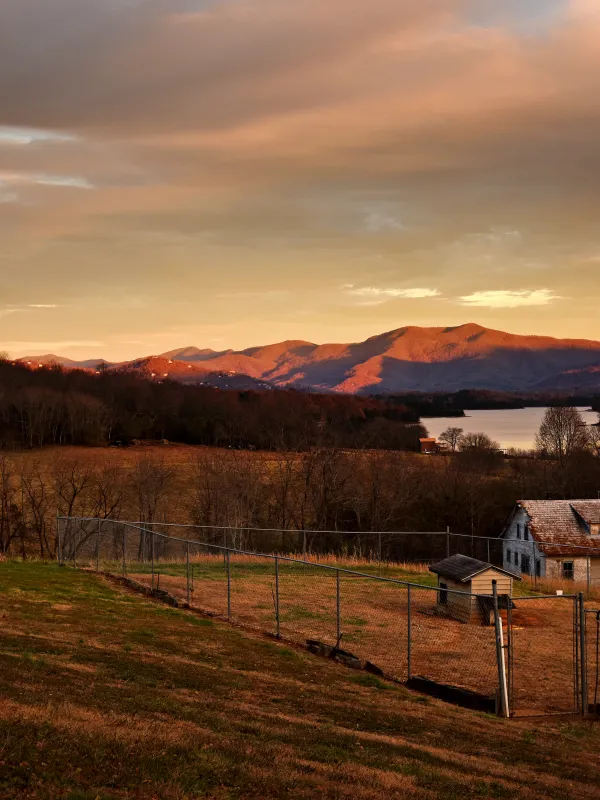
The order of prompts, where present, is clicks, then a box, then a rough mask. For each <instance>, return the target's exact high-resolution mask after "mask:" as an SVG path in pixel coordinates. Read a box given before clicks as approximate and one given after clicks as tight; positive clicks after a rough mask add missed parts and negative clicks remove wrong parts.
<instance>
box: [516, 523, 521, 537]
mask: <svg viewBox="0 0 600 800" xmlns="http://www.w3.org/2000/svg"><path fill="white" fill-rule="evenodd" d="M520 538H521V523H520V522H517V539H520Z"/></svg>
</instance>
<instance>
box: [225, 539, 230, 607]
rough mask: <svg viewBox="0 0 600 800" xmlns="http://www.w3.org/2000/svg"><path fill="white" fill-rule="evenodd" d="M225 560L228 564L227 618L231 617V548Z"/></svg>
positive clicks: (227, 551) (226, 553)
mask: <svg viewBox="0 0 600 800" xmlns="http://www.w3.org/2000/svg"><path fill="white" fill-rule="evenodd" d="M225 562H226V564H227V619H231V559H230V554H229V549H227V550H226V551H225Z"/></svg>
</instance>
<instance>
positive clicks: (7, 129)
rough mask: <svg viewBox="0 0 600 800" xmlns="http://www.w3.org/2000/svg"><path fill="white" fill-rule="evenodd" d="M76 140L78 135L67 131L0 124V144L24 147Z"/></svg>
mask: <svg viewBox="0 0 600 800" xmlns="http://www.w3.org/2000/svg"><path fill="white" fill-rule="evenodd" d="M75 141H77V137H76V136H72V135H71V134H67V133H58V132H56V131H44V130H37V129H35V128H17V127H12V126H7V125H0V146H2V145H15V146H20V147H22V146H26V145H32V144H39V143H48V142H50V143H52V142H57V143H60V142H75Z"/></svg>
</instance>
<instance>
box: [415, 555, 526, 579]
mask: <svg viewBox="0 0 600 800" xmlns="http://www.w3.org/2000/svg"><path fill="white" fill-rule="evenodd" d="M488 569H492V570H494V572H500V573H502V574H503V575H509V576H510V577H511V578H517V580H519V576H518V575H515V574H514V573H513V572H509V571H508V570H506V569H502V568H501V567H496V566H495V565H494V564H488V563H487V561H479V560H478V559H477V558H471V557H470V556H463V555H460V554H457V555H454V556H450V558H445V559H444V560H443V561H438V562H437V564H432V565H431V566H430V567H429V571H430V572H433V573H435V574H436V575H441V576H442V577H443V578H451V579H452V580H454V581H458V582H459V583H468V582H469V581H470V580H471V579H472V578H474V577H475V576H476V575H480V574H481V573H482V572H485V571H486V570H488Z"/></svg>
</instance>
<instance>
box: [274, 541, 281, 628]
mask: <svg viewBox="0 0 600 800" xmlns="http://www.w3.org/2000/svg"><path fill="white" fill-rule="evenodd" d="M275 624H276V626H277V638H278V639H281V617H280V614H279V558H278V557H277V556H275Z"/></svg>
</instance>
